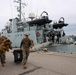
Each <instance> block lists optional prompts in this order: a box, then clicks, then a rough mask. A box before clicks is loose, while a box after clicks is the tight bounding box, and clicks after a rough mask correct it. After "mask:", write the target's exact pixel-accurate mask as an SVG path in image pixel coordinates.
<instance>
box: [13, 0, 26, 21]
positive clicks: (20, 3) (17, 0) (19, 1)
mask: <svg viewBox="0 0 76 75" xmlns="http://www.w3.org/2000/svg"><path fill="white" fill-rule="evenodd" d="M14 2H16V3H19V6H17V12H19V14H18V16H19V20H20V21H21V13H22V11H21V10H22V8H21V7H22V5H24V6H27V4H26V3H22V2H21V0H14Z"/></svg>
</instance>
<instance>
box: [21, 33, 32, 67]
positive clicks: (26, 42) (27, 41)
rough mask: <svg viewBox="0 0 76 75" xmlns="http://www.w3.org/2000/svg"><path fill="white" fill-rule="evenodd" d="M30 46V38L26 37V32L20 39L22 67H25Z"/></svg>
mask: <svg viewBox="0 0 76 75" xmlns="http://www.w3.org/2000/svg"><path fill="white" fill-rule="evenodd" d="M30 47H31V40H30V39H29V37H28V34H25V37H24V38H23V39H22V41H21V45H20V48H22V53H23V60H22V62H23V68H27V66H26V62H27V60H28V56H29V48H30Z"/></svg>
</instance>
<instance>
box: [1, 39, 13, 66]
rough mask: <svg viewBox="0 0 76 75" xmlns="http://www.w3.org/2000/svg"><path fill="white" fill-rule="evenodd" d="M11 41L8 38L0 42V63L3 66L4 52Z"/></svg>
mask: <svg viewBox="0 0 76 75" xmlns="http://www.w3.org/2000/svg"><path fill="white" fill-rule="evenodd" d="M11 44H12V42H11V41H10V40H9V39H4V40H3V41H2V43H1V44H0V58H1V64H2V66H4V63H5V59H6V56H5V53H6V51H8V50H9V48H10V46H11Z"/></svg>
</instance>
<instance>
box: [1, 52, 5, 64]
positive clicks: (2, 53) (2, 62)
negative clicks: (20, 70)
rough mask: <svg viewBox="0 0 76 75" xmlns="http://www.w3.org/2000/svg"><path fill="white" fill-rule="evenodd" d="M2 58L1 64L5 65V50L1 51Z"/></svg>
mask: <svg viewBox="0 0 76 75" xmlns="http://www.w3.org/2000/svg"><path fill="white" fill-rule="evenodd" d="M0 60H1V64H2V65H3V64H4V60H5V57H4V52H0Z"/></svg>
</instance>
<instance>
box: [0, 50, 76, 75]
mask: <svg viewBox="0 0 76 75" xmlns="http://www.w3.org/2000/svg"><path fill="white" fill-rule="evenodd" d="M6 57H7V58H6V59H7V60H6V64H5V67H1V66H0V75H76V54H75V53H74V54H71V53H62V52H42V51H38V52H32V53H30V55H29V59H28V62H27V69H23V67H22V63H14V56H13V53H12V51H10V52H7V53H6Z"/></svg>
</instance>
